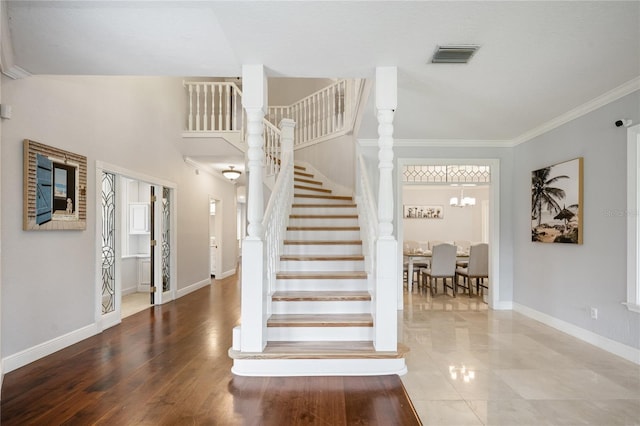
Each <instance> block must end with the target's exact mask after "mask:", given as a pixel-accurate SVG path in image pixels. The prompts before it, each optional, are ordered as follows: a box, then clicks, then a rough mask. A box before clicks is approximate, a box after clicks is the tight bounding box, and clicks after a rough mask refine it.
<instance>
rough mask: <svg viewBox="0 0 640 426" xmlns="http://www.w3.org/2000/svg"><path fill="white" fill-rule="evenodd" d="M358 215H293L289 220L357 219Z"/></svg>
mask: <svg viewBox="0 0 640 426" xmlns="http://www.w3.org/2000/svg"><path fill="white" fill-rule="evenodd" d="M357 218H358V215H357V214H292V215H289V219H357Z"/></svg>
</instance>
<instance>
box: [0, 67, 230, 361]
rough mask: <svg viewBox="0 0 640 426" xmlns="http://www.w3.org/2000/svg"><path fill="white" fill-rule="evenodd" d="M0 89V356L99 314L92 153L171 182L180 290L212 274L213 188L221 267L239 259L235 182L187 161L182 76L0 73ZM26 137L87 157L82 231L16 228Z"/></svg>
mask: <svg viewBox="0 0 640 426" xmlns="http://www.w3.org/2000/svg"><path fill="white" fill-rule="evenodd" d="M2 95H3V102H6V103H8V104H11V105H13V117H12V118H11V120H4V123H3V129H2V131H3V133H2V145H1V150H2V164H1V172H2V190H1V194H2V200H1V206H0V208H1V211H2V223H1V228H2V239H3V241H2V243H3V246H4V248H5V250H4V251H3V253H2V259H1V265H2V269H1V271H2V276H1V280H2V307H1V310H2V343H3V344H2V356H3V358H4V357H7V356H10V355H14V354H16V353H19V352H20V351H23V350H28V349H30V348H33V347H36V346H38V345H40V344H43V343H45V342H48V341H50V340H52V339H55V338H58V337H60V336H64V335H65V334H67V333H73V332H74V331H76V330H79V329H81V328H83V327H86V326H89V325H91V324H94V322H95V318H94V313H95V311H96V307H95V301H96V297H95V293H96V284H95V282H96V278H95V277H96V271H95V268H96V259H95V252H96V247H97V244H99V242H98V241H97V240H96V237H95V233H96V226H97V223H96V219H95V218H96V211H95V199H96V198H95V197H96V189H95V188H96V185H95V170H96V168H95V165H96V161H103V162H105V163H109V164H114V165H116V166H118V167H121V168H125V169H128V170H131V171H133V172H136V173H139V174H144V175H147V176H153V177H156V178H160V179H163V180H168V181H171V182H174V183H176V184H177V197H178V198H177V214H176V215H177V232H178V233H177V241H176V243H177V271H176V275H177V288H178V289H184V288H186V287H188V286H190V285H193V284H197V283H199V282H201V281H203V280H206V279H208V278H209V276H210V275H209V270H208V269H209V236H208V221H209V205H208V203H209V196H214V198H217V199H223V200H225V203H224V207H223V210H224V220H225V230H228V231H227V232H226V233H225V234H224V238H225V240H226V241H228V244H225V254H224V256H223V268H224V270H231V269H233V268H234V267H235V262H236V259H237V249H236V244H235V241H236V235H235V229H236V227H235V217H236V207H235V201H234V200H235V187H234V186H233V185H231V184H229V183H227V182H226V181H224V180H222V179H215V178H213V177H212V176H210V175H208V174H206V173H200V175H196V174H195V173H194V169H193V168H191V167H189V166H187V165H186V164H185V163H184V161H183V159H182V155H181V152H180V143H181V142H182V137H181V132H182V126H183V121H184V120H183V108H184V102H185V101H184V96H185V95H184V89H183V87H182V80H181V79H178V78H156V77H69V76H32V77H29V78H26V79H23V80H9V79H6V78H3V79H2ZM25 138H28V139H33V140H35V141H38V142H41V143H44V144H47V145H52V146H55V147H58V148H61V149H64V150H67V151H72V152H76V153H79V154H83V155H86V156H87V160H88V161H87V163H88V164H87V165H88V182H87V219H88V220H87V229H86V231H39V232H33V231H32V232H25V231H22V140H23V139H25ZM227 225H228V226H227ZM7 247H10V250H7V249H6V248H7ZM227 251H228V252H227Z"/></svg>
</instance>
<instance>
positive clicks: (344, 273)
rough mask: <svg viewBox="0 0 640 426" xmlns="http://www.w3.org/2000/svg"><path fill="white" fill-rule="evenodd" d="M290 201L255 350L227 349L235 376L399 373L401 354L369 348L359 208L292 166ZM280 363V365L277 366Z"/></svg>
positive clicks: (367, 292) (371, 327)
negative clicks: (261, 339)
mask: <svg viewBox="0 0 640 426" xmlns="http://www.w3.org/2000/svg"><path fill="white" fill-rule="evenodd" d="M293 180H294V196H293V204H292V205H291V210H290V211H291V213H290V216H289V220H288V225H287V227H286V233H285V239H284V241H283V249H282V252H281V255H280V258H279V265H278V267H277V271H276V275H275V288H274V291H273V292H272V294H271V297H270V302H271V304H270V307H271V309H270V316H269V317H268V319H267V322H266V326H267V344H266V347H265V348H264V350H263V351H262V352H255V353H250V352H241V351H239V350H236V349H235V348H232V349H230V351H229V355H230V356H231V357H232V358H233V359H234V366H233V369H232V371H233V372H234V373H235V374H239V375H270V376H274V375H371V374H402V373H404V372H405V371H406V367H405V364H404V359H403V356H404V352H405V351H406V348H404V347H403V346H401V345H399V347H398V350H397V351H393V352H390V351H376V350H375V347H374V343H373V342H374V317H373V316H372V312H373V302H372V292H371V291H370V283H369V275H368V273H367V272H366V271H365V262H364V261H365V257H364V255H363V247H362V239H361V236H360V226H359V220H358V210H357V206H356V204H355V203H354V200H353V197H352V196H351V195H336V194H335V193H334V189H331V187H330V182H323V181H322V180H319V179H318V178H316V177H315V174H314V171H313V170H309V167H303V166H300V165H296V166H294V179H293ZM284 360H286V363H283V361H284Z"/></svg>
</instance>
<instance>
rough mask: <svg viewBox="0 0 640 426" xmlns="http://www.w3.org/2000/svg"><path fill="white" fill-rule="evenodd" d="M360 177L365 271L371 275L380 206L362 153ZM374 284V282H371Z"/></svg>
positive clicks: (357, 188)
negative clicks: (374, 194) (377, 204)
mask: <svg viewBox="0 0 640 426" xmlns="http://www.w3.org/2000/svg"><path fill="white" fill-rule="evenodd" d="M357 175H358V179H357V182H356V202H357V205H358V217H359V220H360V229H362V230H363V232H362V244H363V249H364V252H365V253H364V254H365V256H364V260H365V271H366V272H367V273H368V274H369V275H370V276H371V274H373V273H374V272H375V264H376V240H377V238H378V235H377V234H378V232H377V230H378V215H377V213H376V212H377V211H378V208H377V207H376V202H375V198H374V196H373V189H372V186H371V179H370V178H369V173H368V171H367V166H366V164H365V161H364V158H363V157H362V155H359V156H358V173H357ZM370 285H371V286H372V285H373V283H370Z"/></svg>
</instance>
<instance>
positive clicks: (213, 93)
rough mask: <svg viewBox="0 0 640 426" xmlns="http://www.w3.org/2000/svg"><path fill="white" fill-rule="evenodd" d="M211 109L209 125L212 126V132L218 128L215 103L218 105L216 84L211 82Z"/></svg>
mask: <svg viewBox="0 0 640 426" xmlns="http://www.w3.org/2000/svg"><path fill="white" fill-rule="evenodd" d="M210 87H211V102H210V104H211V111H210V115H209V123H210V125H209V127H210V128H211V129H210V130H211V131H212V132H214V131H215V130H216V116H215V105H216V85H215V83H214V84H211V85H210Z"/></svg>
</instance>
